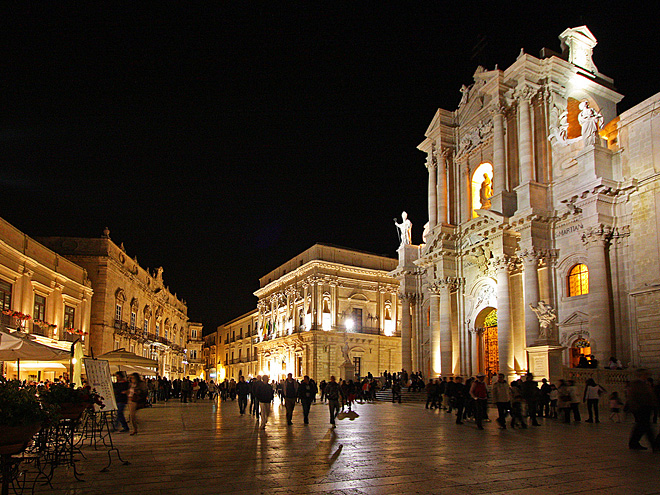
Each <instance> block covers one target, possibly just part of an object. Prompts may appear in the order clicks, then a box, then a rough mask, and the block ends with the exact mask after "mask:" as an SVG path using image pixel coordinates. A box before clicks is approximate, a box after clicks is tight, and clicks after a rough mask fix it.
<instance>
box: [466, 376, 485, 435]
mask: <svg viewBox="0 0 660 495" xmlns="http://www.w3.org/2000/svg"><path fill="white" fill-rule="evenodd" d="M485 378H486V375H484V374H483V373H479V374H478V375H477V379H476V380H475V381H473V382H472V386H471V387H470V397H472V398H473V399H474V407H475V411H474V418H475V421H476V423H477V428H478V429H479V430H483V429H484V426H483V424H482V422H483V419H484V418H485V417H486V408H487V407H488V389H487V388H486V384H485V383H484V379H485Z"/></svg>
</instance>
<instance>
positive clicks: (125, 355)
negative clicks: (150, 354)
mask: <svg viewBox="0 0 660 495" xmlns="http://www.w3.org/2000/svg"><path fill="white" fill-rule="evenodd" d="M96 357H97V358H98V359H105V360H106V361H108V363H110V367H111V368H112V366H113V365H127V366H140V367H142V368H147V369H149V370H151V369H153V370H154V371H155V370H157V369H158V361H155V360H154V359H149V358H146V357H142V356H138V355H137V354H134V353H132V352H128V351H127V350H126V349H117V350H116V351H110V352H106V353H105V354H101V355H100V356H96ZM138 373H139V372H138Z"/></svg>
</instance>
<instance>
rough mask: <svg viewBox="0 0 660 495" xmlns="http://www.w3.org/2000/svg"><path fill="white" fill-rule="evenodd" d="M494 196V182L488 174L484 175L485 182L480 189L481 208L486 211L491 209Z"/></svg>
mask: <svg viewBox="0 0 660 495" xmlns="http://www.w3.org/2000/svg"><path fill="white" fill-rule="evenodd" d="M492 196H493V182H492V181H491V180H490V176H489V175H488V174H484V181H483V182H482V183H481V188H480V189H479V201H480V202H481V208H483V209H484V210H488V209H490V206H491V205H490V198H491V197H492Z"/></svg>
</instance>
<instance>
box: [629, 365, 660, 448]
mask: <svg viewBox="0 0 660 495" xmlns="http://www.w3.org/2000/svg"><path fill="white" fill-rule="evenodd" d="M636 374H637V377H636V379H635V380H633V381H631V382H630V383H629V384H628V388H627V396H628V401H627V402H626V406H625V409H624V411H626V412H631V413H632V414H633V416H634V417H635V425H634V426H633V429H632V431H631V432H630V439H629V440H628V448H629V449H631V450H647V448H646V447H644V446H643V445H642V444H640V443H639V441H640V440H641V439H642V437H643V436H644V435H646V438H647V439H648V441H649V443H650V444H651V447H653V451H654V452H658V451H660V437H658V438H655V434H654V432H653V427H652V426H651V414H653V408H654V407H656V406H657V402H656V398H655V394H654V393H653V389H652V388H651V385H650V384H649V382H648V377H649V373H648V371H647V370H646V369H643V368H640V369H638V370H637V373H636Z"/></svg>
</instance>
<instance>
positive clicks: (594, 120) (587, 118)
mask: <svg viewBox="0 0 660 495" xmlns="http://www.w3.org/2000/svg"><path fill="white" fill-rule="evenodd" d="M578 108H579V109H580V113H579V114H578V122H579V123H580V126H581V127H582V139H583V140H584V145H585V146H593V145H594V144H596V136H597V135H598V129H601V128H602V127H603V116H602V115H601V114H599V113H598V112H596V110H594V109H593V108H591V107H590V106H589V102H588V101H586V100H585V101H583V102H581V103H580V105H579V107H578Z"/></svg>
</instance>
